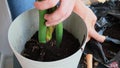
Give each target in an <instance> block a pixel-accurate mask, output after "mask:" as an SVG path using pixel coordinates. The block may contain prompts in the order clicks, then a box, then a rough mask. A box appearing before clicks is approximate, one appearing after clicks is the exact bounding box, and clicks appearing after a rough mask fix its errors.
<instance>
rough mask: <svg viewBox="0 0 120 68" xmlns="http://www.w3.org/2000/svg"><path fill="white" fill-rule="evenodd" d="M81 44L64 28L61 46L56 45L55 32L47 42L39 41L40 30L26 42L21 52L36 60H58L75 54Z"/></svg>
mask: <svg viewBox="0 0 120 68" xmlns="http://www.w3.org/2000/svg"><path fill="white" fill-rule="evenodd" d="M80 47H81V44H80V43H79V41H78V39H76V38H75V37H74V36H73V35H72V34H71V33H69V32H68V31H66V30H63V39H62V43H61V45H60V47H57V46H56V40H55V32H54V33H53V37H52V39H51V40H50V41H49V42H47V43H46V44H41V43H39V42H38V32H36V33H35V34H34V35H33V37H32V38H31V39H30V40H29V41H27V42H26V44H25V48H24V50H23V52H22V53H21V54H22V55H23V56H24V57H26V58H29V59H32V60H36V61H56V60H60V59H63V58H66V57H68V56H70V55H72V54H74V53H75V52H76V51H77V50H78V49H79V48H80Z"/></svg>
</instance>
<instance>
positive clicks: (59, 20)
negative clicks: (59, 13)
mask: <svg viewBox="0 0 120 68" xmlns="http://www.w3.org/2000/svg"><path fill="white" fill-rule="evenodd" d="M70 14H71V12H68V13H66V14H65V15H64V17H63V18H61V19H58V20H55V21H47V22H46V26H53V25H57V24H59V23H60V22H62V21H63V20H65V19H66V18H67V17H69V16H70Z"/></svg>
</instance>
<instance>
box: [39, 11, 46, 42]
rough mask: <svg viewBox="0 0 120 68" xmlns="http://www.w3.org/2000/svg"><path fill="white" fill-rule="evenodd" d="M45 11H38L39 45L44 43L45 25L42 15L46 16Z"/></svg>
mask: <svg viewBox="0 0 120 68" xmlns="http://www.w3.org/2000/svg"><path fill="white" fill-rule="evenodd" d="M46 12H47V11H46V10H39V31H38V40H39V42H40V43H46V29H47V27H46V25H45V21H46V20H45V19H44V15H45V14H46Z"/></svg>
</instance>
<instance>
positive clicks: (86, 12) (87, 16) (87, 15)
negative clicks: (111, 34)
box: [74, 0, 105, 42]
mask: <svg viewBox="0 0 120 68" xmlns="http://www.w3.org/2000/svg"><path fill="white" fill-rule="evenodd" d="M74 12H75V13H76V14H78V15H79V16H80V17H81V18H82V19H83V20H84V22H85V24H86V26H87V29H88V38H87V41H89V40H90V38H94V39H95V40H97V41H99V42H104V40H105V36H103V35H100V34H98V33H97V32H96V31H95V28H94V25H95V23H96V20H97V17H96V16H95V14H94V13H93V12H92V10H91V9H89V8H88V7H87V6H85V5H84V3H83V2H82V1H81V0H76V3H75V7H74Z"/></svg>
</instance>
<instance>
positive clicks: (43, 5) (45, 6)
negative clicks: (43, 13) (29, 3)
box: [34, 0, 59, 10]
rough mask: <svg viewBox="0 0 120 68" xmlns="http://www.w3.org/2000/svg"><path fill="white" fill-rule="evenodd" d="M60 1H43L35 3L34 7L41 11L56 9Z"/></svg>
mask: <svg viewBox="0 0 120 68" xmlns="http://www.w3.org/2000/svg"><path fill="white" fill-rule="evenodd" d="M58 2H59V0H43V1H40V2H39V1H37V2H35V3H34V6H35V7H36V8H37V9H39V10H45V9H49V8H52V7H54V6H55V5H56V4H57V3H58Z"/></svg>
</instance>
